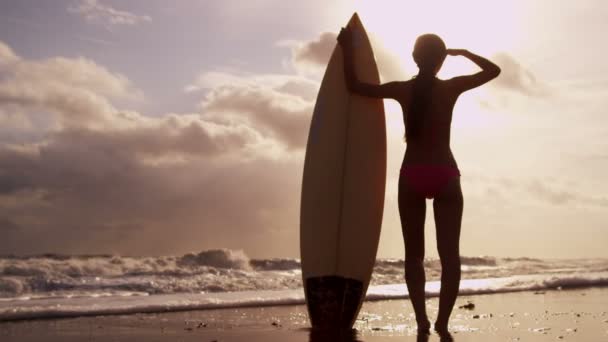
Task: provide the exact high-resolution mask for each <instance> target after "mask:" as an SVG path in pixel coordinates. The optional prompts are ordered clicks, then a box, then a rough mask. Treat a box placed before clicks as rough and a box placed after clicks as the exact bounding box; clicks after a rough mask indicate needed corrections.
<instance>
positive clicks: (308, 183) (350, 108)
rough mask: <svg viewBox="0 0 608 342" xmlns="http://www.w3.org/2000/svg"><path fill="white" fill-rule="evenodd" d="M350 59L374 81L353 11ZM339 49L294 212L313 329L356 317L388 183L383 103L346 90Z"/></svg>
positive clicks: (322, 93)
mask: <svg viewBox="0 0 608 342" xmlns="http://www.w3.org/2000/svg"><path fill="white" fill-rule="evenodd" d="M348 27H350V28H351V29H352V31H353V40H354V41H353V47H354V49H353V52H354V66H355V69H356V72H357V76H358V77H359V79H360V80H362V81H364V82H367V83H373V84H379V83H380V76H379V74H378V68H377V66H376V61H375V59H374V54H373V51H372V47H371V44H370V41H369V39H368V36H367V33H366V32H365V29H364V28H363V25H362V24H361V21H360V19H359V17H358V16H357V14H356V13H355V14H354V15H353V17H352V18H351V20H350V21H349V23H348ZM343 65H344V64H343V55H342V50H341V47H340V46H339V45H336V48H335V49H334V51H333V54H332V56H331V59H330V61H329V64H328V66H327V70H326V71H325V76H324V77H323V82H322V83H321V88H320V90H319V94H318V96H317V102H316V105H315V109H314V112H313V116H312V121H311V126H310V132H309V136H308V143H307V147H306V158H305V162H304V175H303V180H302V198H301V211H300V253H301V258H302V277H303V281H304V289H305V295H306V303H307V306H308V312H309V316H310V320H311V323H312V326H313V327H314V328H331V329H337V328H340V329H348V328H351V327H352V325H353V324H354V321H355V319H356V317H357V314H358V312H359V309H360V307H361V303H362V301H363V298H364V297H365V293H366V291H367V287H368V285H369V281H370V277H371V273H372V269H373V266H374V263H375V260H376V252H377V249H378V240H379V237H380V227H381V223H382V213H383V208H384V192H385V187H386V127H385V119H384V106H383V102H382V101H381V100H379V99H373V98H369V97H362V96H358V95H354V94H351V93H349V92H348V90H347V89H346V84H345V79H344V69H343V68H344V67H343Z"/></svg>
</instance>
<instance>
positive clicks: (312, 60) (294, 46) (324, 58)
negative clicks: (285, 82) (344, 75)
mask: <svg viewBox="0 0 608 342" xmlns="http://www.w3.org/2000/svg"><path fill="white" fill-rule="evenodd" d="M336 37H337V35H336V34H335V33H333V32H323V33H321V34H320V35H319V36H318V37H316V38H314V39H312V40H308V41H293V40H284V41H281V42H279V43H278V45H279V46H286V47H289V48H291V64H292V65H293V67H295V69H296V70H298V71H300V72H303V73H311V72H312V73H315V72H316V73H319V72H323V71H324V70H325V68H326V67H327V63H328V62H329V59H330V57H331V54H332V52H333V50H334V48H335V46H336V44H337V41H336ZM369 38H370V42H371V44H372V47H373V49H374V56H375V57H376V60H377V63H378V70H379V72H380V77H381V79H382V81H383V82H388V81H395V80H403V79H406V78H409V76H408V74H407V73H406V72H405V71H404V69H403V67H402V65H401V62H400V60H399V58H398V57H397V56H396V55H395V54H393V53H391V52H390V51H389V50H388V49H387V48H386V47H385V46H384V44H383V43H382V41H381V40H380V39H378V38H377V37H375V36H374V35H370V36H369Z"/></svg>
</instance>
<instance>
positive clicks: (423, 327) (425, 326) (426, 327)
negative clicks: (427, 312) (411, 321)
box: [417, 319, 431, 334]
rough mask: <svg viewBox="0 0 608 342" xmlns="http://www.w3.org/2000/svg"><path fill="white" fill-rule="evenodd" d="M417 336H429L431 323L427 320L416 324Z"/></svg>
mask: <svg viewBox="0 0 608 342" xmlns="http://www.w3.org/2000/svg"><path fill="white" fill-rule="evenodd" d="M417 324H418V333H419V334H430V333H431V322H430V321H429V320H428V319H425V320H422V321H420V322H417Z"/></svg>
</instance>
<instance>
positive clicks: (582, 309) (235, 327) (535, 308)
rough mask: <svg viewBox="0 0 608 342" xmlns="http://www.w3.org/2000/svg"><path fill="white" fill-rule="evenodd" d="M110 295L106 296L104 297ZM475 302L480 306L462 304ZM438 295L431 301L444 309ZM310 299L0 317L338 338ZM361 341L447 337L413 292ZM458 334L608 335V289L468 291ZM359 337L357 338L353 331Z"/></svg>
mask: <svg viewBox="0 0 608 342" xmlns="http://www.w3.org/2000/svg"><path fill="white" fill-rule="evenodd" d="M101 300H102V299H101ZM468 302H472V303H474V305H475V307H474V309H472V310H469V309H464V308H458V306H461V305H464V304H467V303H468ZM437 303H438V300H437V298H431V299H429V300H428V301H427V306H428V311H429V315H430V317H431V319H432V318H434V317H435V315H436V313H437ZM308 327H309V323H308V319H307V314H306V307H305V306H303V305H293V306H276V307H263V308H260V307H258V308H240V309H222V310H203V311H187V312H172V313H159V314H137V315H122V316H99V317H80V318H69V319H49V320H30V321H17V322H3V323H0V341H3V342H9V341H20V342H27V341H117V342H121V341H129V342H134V341H197V342H211V341H217V342H224V341H238V342H240V341H243V342H244V341H253V342H256V341H260V342H261V341H268V342H273V341H294V342H299V341H308V342H321V341H323V342H325V341H337V340H338V339H337V338H319V337H317V336H311V334H310V330H309V329H308ZM355 328H356V330H357V337H356V341H366V342H381V341H402V342H403V341H440V338H439V337H438V336H437V335H436V334H432V335H431V336H430V337H428V338H422V337H420V336H416V331H415V321H414V317H413V314H412V310H411V306H410V303H409V301H407V300H385V301H377V302H365V303H364V305H363V308H362V309H361V313H360V314H359V320H358V321H357V323H356V325H355ZM450 330H451V331H452V337H453V340H454V341H459V342H465V341H593V342H595V341H608V289H604V288H589V289H577V290H553V291H545V292H537V293H534V292H516V293H504V294H491V295H476V296H461V297H459V298H458V301H457V303H456V307H455V309H454V312H453V314H452V320H451V322H450ZM347 341H355V339H347Z"/></svg>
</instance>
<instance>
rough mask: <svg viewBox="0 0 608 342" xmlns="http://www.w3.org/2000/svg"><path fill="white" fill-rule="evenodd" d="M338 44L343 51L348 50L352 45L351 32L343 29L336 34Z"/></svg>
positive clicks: (346, 28)
mask: <svg viewBox="0 0 608 342" xmlns="http://www.w3.org/2000/svg"><path fill="white" fill-rule="evenodd" d="M338 43H340V45H341V46H342V48H343V49H345V50H350V49H351V47H352V43H353V32H352V31H351V30H350V29H349V28H348V27H343V28H342V29H341V30H340V34H338Z"/></svg>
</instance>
